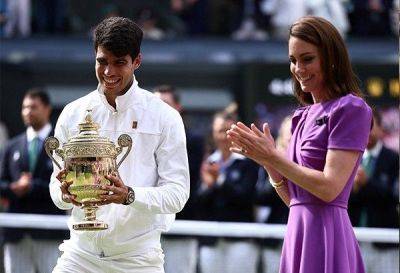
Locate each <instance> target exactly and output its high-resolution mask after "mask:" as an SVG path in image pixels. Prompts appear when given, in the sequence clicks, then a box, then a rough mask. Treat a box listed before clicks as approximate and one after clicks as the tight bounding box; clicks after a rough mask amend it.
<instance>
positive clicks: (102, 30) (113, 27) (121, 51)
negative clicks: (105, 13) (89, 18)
mask: <svg viewBox="0 0 400 273" xmlns="http://www.w3.org/2000/svg"><path fill="white" fill-rule="evenodd" d="M142 38H143V31H142V30H141V29H140V27H139V26H138V25H137V24H135V23H134V22H133V21H132V20H130V19H128V18H123V17H110V18H107V19H104V20H103V21H102V22H101V23H100V24H98V25H97V27H96V29H95V30H94V35H93V40H94V50H95V51H96V52H97V49H98V47H99V46H102V47H104V48H105V49H107V50H108V51H111V52H112V53H113V54H114V55H115V56H117V57H122V56H125V55H128V54H129V55H130V56H131V58H132V60H134V59H135V58H136V57H137V56H138V54H139V53H140V45H141V43H142Z"/></svg>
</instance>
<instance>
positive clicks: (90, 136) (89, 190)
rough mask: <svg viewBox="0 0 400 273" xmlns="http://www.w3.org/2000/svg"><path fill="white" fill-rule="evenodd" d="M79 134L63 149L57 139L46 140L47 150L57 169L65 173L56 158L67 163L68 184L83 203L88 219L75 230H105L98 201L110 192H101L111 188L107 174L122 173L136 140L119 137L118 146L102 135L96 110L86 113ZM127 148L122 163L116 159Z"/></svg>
mask: <svg viewBox="0 0 400 273" xmlns="http://www.w3.org/2000/svg"><path fill="white" fill-rule="evenodd" d="M78 127H79V133H78V134H77V135H74V136H72V137H70V138H69V139H68V141H67V142H66V143H64V144H63V145H62V148H59V146H60V142H59V140H58V139H57V138H55V137H48V138H46V140H45V150H46V153H47V155H48V156H49V157H50V158H51V159H52V161H53V162H54V163H55V164H56V166H57V167H58V168H59V169H60V170H61V169H62V167H61V164H60V163H58V162H57V160H56V159H55V158H54V153H55V154H57V155H58V156H59V157H60V158H61V159H62V161H63V162H64V169H66V170H67V175H66V177H65V181H67V182H68V183H70V186H69V188H68V190H69V192H70V193H71V194H74V195H76V201H78V202H80V203H82V204H83V205H82V207H81V208H82V209H83V210H84V213H85V218H84V220H83V221H82V222H79V223H75V224H73V225H72V227H73V229H74V230H103V229H107V228H108V224H107V223H104V222H103V221H101V220H98V219H96V211H97V209H98V206H97V204H96V202H100V201H101V200H100V199H99V198H98V196H99V195H100V194H105V193H107V192H106V191H104V190H102V189H101V186H103V185H109V184H110V181H109V180H107V179H106V178H105V175H110V174H115V173H118V168H119V166H120V165H121V163H122V162H123V161H124V160H125V158H126V157H127V156H128V154H129V152H130V151H131V149H132V138H131V137H130V136H129V135H127V134H122V135H120V136H119V137H118V140H117V142H118V145H119V146H116V145H115V144H114V143H113V142H112V141H110V140H109V139H108V138H107V137H102V136H100V135H99V133H98V131H99V129H100V125H99V124H98V123H95V122H94V121H93V118H92V110H91V109H89V110H87V111H86V116H85V120H84V122H82V123H80V124H78ZM123 148H127V149H126V152H125V154H124V155H123V156H122V158H121V160H120V161H119V162H118V163H117V162H116V159H117V156H118V155H119V154H121V153H122V151H123Z"/></svg>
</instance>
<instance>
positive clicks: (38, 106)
mask: <svg viewBox="0 0 400 273" xmlns="http://www.w3.org/2000/svg"><path fill="white" fill-rule="evenodd" d="M50 112H51V107H50V106H49V105H45V104H43V102H42V101H41V100H40V99H39V98H31V97H25V98H24V100H23V101H22V109H21V115H22V119H23V121H24V124H25V125H26V126H32V127H33V128H34V129H35V130H39V129H41V128H42V127H43V126H44V125H45V124H46V123H47V122H48V121H49V118H50Z"/></svg>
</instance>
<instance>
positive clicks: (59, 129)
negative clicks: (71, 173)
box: [49, 108, 73, 210]
mask: <svg viewBox="0 0 400 273" xmlns="http://www.w3.org/2000/svg"><path fill="white" fill-rule="evenodd" d="M65 112H66V109H65V108H64V110H63V112H62V113H61V114H60V117H59V118H58V121H57V124H56V128H55V130H54V136H55V137H56V138H57V139H58V141H59V142H60V146H62V144H63V143H65V142H66V141H67V136H68V131H67V124H66V122H67V120H68V119H67V118H66V117H65V115H66V114H65ZM53 156H54V158H55V159H56V160H57V162H58V163H62V159H61V158H60V157H59V156H58V155H56V154H55V153H54V154H53ZM60 171H61V170H60V169H59V168H58V166H57V165H56V164H55V163H54V162H53V173H52V174H51V178H50V184H49V188H50V196H51V199H52V200H53V203H54V204H55V205H56V206H57V207H58V208H59V209H62V210H68V209H72V208H73V204H72V203H67V202H64V201H63V200H62V198H61V197H62V193H61V188H60V185H61V183H60V181H59V180H58V179H57V174H58V173H59V172H60Z"/></svg>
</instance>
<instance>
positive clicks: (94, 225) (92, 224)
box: [72, 221, 108, 231]
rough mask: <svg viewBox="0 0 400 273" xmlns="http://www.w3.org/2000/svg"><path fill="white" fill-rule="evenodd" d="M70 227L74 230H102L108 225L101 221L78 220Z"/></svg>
mask: <svg viewBox="0 0 400 273" xmlns="http://www.w3.org/2000/svg"><path fill="white" fill-rule="evenodd" d="M72 228H73V229H74V230H93V231H96V230H104V229H107V228H108V225H107V224H106V223H103V222H99V221H85V222H80V223H77V224H73V225H72Z"/></svg>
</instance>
